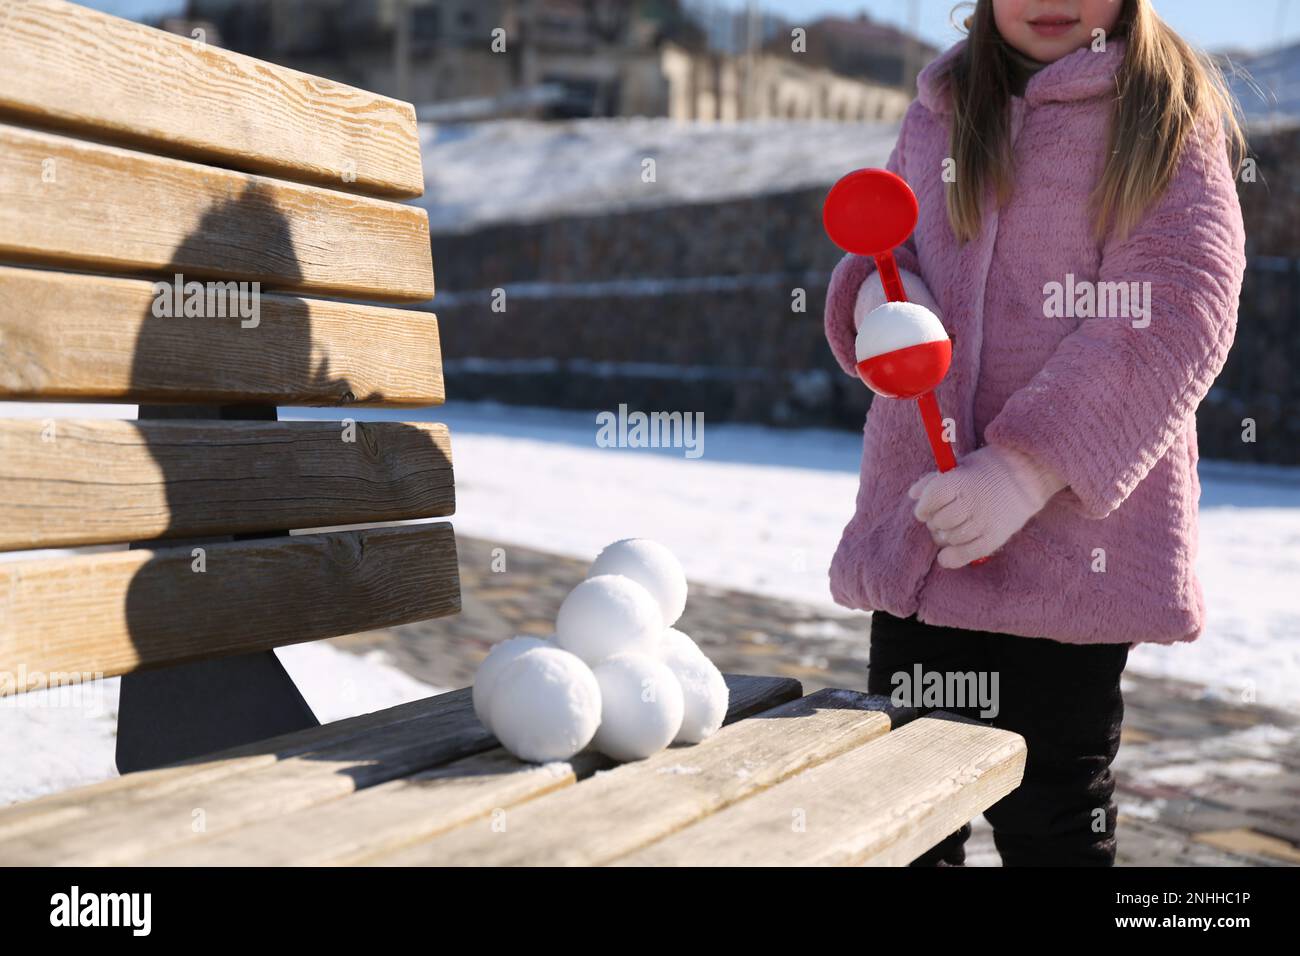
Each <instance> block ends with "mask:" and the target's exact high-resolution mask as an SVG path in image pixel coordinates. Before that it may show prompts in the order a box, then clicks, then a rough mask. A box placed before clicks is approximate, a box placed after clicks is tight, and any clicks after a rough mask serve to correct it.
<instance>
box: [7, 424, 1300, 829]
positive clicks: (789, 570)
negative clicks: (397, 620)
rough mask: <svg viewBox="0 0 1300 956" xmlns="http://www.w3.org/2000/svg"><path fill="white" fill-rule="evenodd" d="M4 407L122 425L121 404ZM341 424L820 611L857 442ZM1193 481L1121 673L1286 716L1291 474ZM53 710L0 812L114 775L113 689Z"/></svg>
mask: <svg viewBox="0 0 1300 956" xmlns="http://www.w3.org/2000/svg"><path fill="white" fill-rule="evenodd" d="M6 413H7V414H11V415H12V414H26V415H32V416H36V417H42V416H45V415H50V414H58V415H61V416H63V417H78V416H83V415H90V414H94V415H105V414H108V415H119V416H122V417H132V416H133V414H134V409H133V408H131V407H129V406H99V407H97V408H96V407H91V408H83V407H80V406H76V407H71V406H63V407H60V408H57V409H51V408H50V407H49V406H46V407H44V408H41V407H32V406H27V407H12V408H10V409H6ZM352 414H353V417H355V418H358V419H390V420H419V419H433V420H439V421H445V422H447V423H448V424H449V425H450V426H451V429H452V448H453V456H454V459H455V463H456V476H457V480H456V485H457V514H456V516H455V518H454V519H453V520H454V522H455V525H456V528H457V531H458V532H460V533H462V534H468V535H474V536H479V537H484V538H488V539H491V540H494V541H500V542H507V543H516V544H519V545H524V546H529V547H534V548H540V549H543V550H548V551H553V552H559V553H563V554H567V555H571V556H574V557H578V558H584V559H590V558H591V557H593V556H594V555H595V553H596V552H597V551H599V550H600V548H601V547H603V546H604V545H605V544H607V543H609V542H610V541H612V540H615V539H616V538H621V537H628V536H632V535H646V536H651V537H655V538H658V539H659V540H661V541H663V542H664V543H665V544H667V545H668V546H669V547H671V548H672V549H673V550H674V551H675V552H676V553H677V554H678V555H679V556H680V557H681V558H682V560H683V563H684V564H685V566H686V571H687V574H688V576H689V577H690V578H691V579H692V580H695V581H699V582H706V583H710V584H717V585H721V586H725V587H732V588H737V589H741V590H748V591H754V592H759V593H764V594H769V595H773V596H777V597H784V598H789V599H791V600H796V601H803V602H807V603H809V604H813V605H817V606H819V607H823V608H829V607H833V605H832V603H831V601H830V596H829V594H828V593H827V590H826V571H827V566H828V564H829V561H830V556H831V553H832V552H833V550H834V547H835V544H836V542H837V541H838V538H839V534H840V531H841V529H842V527H843V525H844V522H845V521H846V520H847V518H848V516H849V511H850V508H851V507H852V502H853V497H854V495H855V493H856V490H857V468H858V455H859V437H858V436H857V435H855V434H852V433H846V432H836V431H820V430H803V431H785V430H779V429H771V428H765V427H761V426H753V425H708V424H707V423H706V428H705V432H704V442H703V455H702V456H701V457H699V458H687V457H686V456H685V454H684V451H683V450H682V449H671V448H669V449H615V448H599V447H597V446H596V431H597V426H596V422H595V417H594V415H592V414H588V413H577V412H560V411H552V410H541V409H520V408H509V407H504V406H495V405H486V404H478V405H465V404H455V403H453V404H451V405H448V406H445V407H444V408H441V409H431V410H427V411H412V410H396V411H388V410H377V411H364V410H360V409H358V410H355V411H354V412H353V413H352ZM283 415H284V417H286V418H291V417H311V418H328V419H334V418H337V417H338V416H339V413H338V410H337V409H327V410H321V411H320V412H316V411H313V410H304V409H295V410H289V409H285V410H284V412H283ZM1201 471H1202V482H1203V497H1202V507H1201V558H1200V566H1199V567H1200V574H1201V580H1202V582H1203V584H1204V587H1205V592H1206V600H1207V603H1208V605H1209V622H1208V625H1207V628H1206V632H1205V635H1204V636H1203V637H1202V639H1201V640H1199V641H1197V642H1196V643H1194V644H1191V645H1180V646H1177V647H1151V646H1142V647H1139V648H1138V649H1137V650H1136V651H1135V652H1134V654H1133V655H1132V657H1131V658H1130V661H1131V667H1132V668H1133V669H1134V670H1137V671H1140V672H1143V673H1147V674H1160V675H1167V676H1172V677H1178V678H1183V679H1187V680H1192V681H1197V682H1200V683H1203V684H1206V685H1209V686H1210V687H1211V688H1213V689H1215V690H1216V691H1218V692H1221V693H1224V694H1230V695H1233V696H1240V695H1243V694H1250V695H1252V696H1253V698H1254V699H1256V700H1258V701H1259V702H1260V703H1263V704H1269V705H1273V706H1284V707H1292V708H1296V707H1300V599H1298V598H1297V597H1296V591H1295V582H1296V581H1300V471H1298V470H1293V469H1279V468H1267V467H1251V466H1236V465H1228V464H1225V463H1219V462H1206V463H1202V470H1201ZM278 653H280V655H281V657H282V659H284V661H285V665H286V667H287V668H288V669H289V671H290V672H291V673H292V674H293V676H294V678H295V679H296V680H297V681H298V683H299V686H301V687H302V688H303V690H304V694H305V696H306V697H307V700H308V702H309V703H310V704H311V705H312V707H313V709H314V710H315V711H316V713H317V715H318V716H320V717H321V718H322V719H327V720H328V719H336V718H338V717H342V716H348V715H351V714H356V713H364V712H367V711H370V710H375V709H378V708H380V707H384V706H389V705H391V704H395V703H399V702H403V701H406V700H411V699H415V698H418V697H421V696H426V695H428V694H430V693H433V692H434V689H432V688H429V687H427V686H425V685H423V684H421V683H420V682H419V681H415V680H413V679H411V678H410V677H407V676H406V675H404V674H402V673H401V672H400V671H397V670H396V669H395V668H393V667H391V666H390V665H388V664H387V663H386V662H385V661H383V660H382V659H380V658H377V657H375V656H373V655H372V656H370V657H357V656H354V655H351V654H348V653H345V652H342V651H337V650H334V649H333V648H331V647H329V646H328V645H325V644H306V645H300V646H297V647H292V648H286V649H282V650H281V651H279V652H278ZM51 703H54V702H53V701H51V700H49V699H48V698H45V697H43V696H42V695H40V694H31V695H22V696H19V697H16V698H11V699H10V700H7V701H3V702H0V767H3V768H4V772H3V773H2V774H0V805H3V804H4V803H6V802H9V801H12V800H17V799H26V798H28V797H30V796H33V795H35V794H37V793H41V792H50V791H52V790H58V789H63V788H65V787H67V786H71V785H72V784H74V783H84V782H89V781H91V780H96V779H101V778H103V777H104V776H107V775H109V774H110V773H111V772H112V752H113V728H114V725H115V717H116V682H115V681H106V682H104V684H103V685H102V687H101V688H100V689H99V690H98V691H97V692H96V691H92V692H90V693H89V694H88V696H87V698H86V699H84V700H80V701H73V702H71V703H69V702H68V701H63V703H64V704H67V706H50V704H51Z"/></svg>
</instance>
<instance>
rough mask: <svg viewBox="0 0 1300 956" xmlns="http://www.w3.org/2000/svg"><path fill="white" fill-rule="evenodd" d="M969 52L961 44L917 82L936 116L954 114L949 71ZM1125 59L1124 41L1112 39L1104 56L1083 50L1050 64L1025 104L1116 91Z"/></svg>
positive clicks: (1032, 84) (922, 97)
mask: <svg viewBox="0 0 1300 956" xmlns="http://www.w3.org/2000/svg"><path fill="white" fill-rule="evenodd" d="M965 49H966V41H965V40H960V41H958V42H957V43H955V44H953V46H951V47H949V48H948V49H947V50H945V51H944V52H943V53H941V54H940V55H939V56H938V57H937V58H936V59H934V60H933V61H931V63H930V65H929V66H927V67H926V68H925V69H923V70H922V71H921V73H920V75H919V76H917V78H916V85H917V98H918V99H919V100H920V101H921V105H922V106H924V107H925V108H926V109H928V110H930V111H931V112H932V113H951V112H952V107H951V105H950V104H949V100H948V71H949V70H950V69H951V68H952V65H953V63H954V62H955V61H956V60H957V58H958V57H960V56H961V55H962V51H964V50H965ZM1123 58H1124V40H1123V39H1122V38H1121V37H1111V38H1109V39H1108V40H1107V41H1106V49H1105V50H1103V51H1102V52H1100V53H1095V52H1093V50H1092V48H1091V47H1083V48H1082V49H1079V50H1075V51H1074V52H1073V53H1070V54H1067V55H1066V56H1063V57H1061V59H1059V60H1057V61H1056V62H1055V63H1049V64H1048V65H1047V66H1045V67H1043V68H1042V69H1041V70H1039V71H1038V72H1037V73H1035V74H1034V75H1033V76H1032V77H1030V79H1029V85H1028V86H1027V87H1026V89H1025V95H1024V100H1025V102H1026V103H1027V104H1028V105H1030V106H1039V105H1041V104H1043V103H1065V102H1069V101H1072V100H1088V99H1095V98H1096V97H1100V96H1104V95H1106V94H1107V93H1112V94H1113V93H1114V91H1115V71H1116V70H1118V69H1119V65H1120V62H1121V61H1122V60H1123Z"/></svg>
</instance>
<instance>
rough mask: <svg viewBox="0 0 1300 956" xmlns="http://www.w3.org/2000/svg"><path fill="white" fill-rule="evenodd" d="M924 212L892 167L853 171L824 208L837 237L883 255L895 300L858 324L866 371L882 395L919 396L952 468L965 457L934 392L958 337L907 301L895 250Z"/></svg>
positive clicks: (928, 426) (940, 453) (943, 460)
mask: <svg viewBox="0 0 1300 956" xmlns="http://www.w3.org/2000/svg"><path fill="white" fill-rule="evenodd" d="M916 218H917V204H916V196H915V194H913V192H912V190H911V187H909V186H908V185H907V183H905V182H904V181H903V180H902V179H901V178H900V177H898V176H895V175H894V174H893V173H891V172H889V171H888V170H885V169H859V170H855V171H854V172H851V173H849V174H848V175H847V176H845V177H844V178H843V179H841V180H840V181H839V182H837V183H836V184H835V185H834V186H833V187H832V188H831V191H830V193H829V194H828V195H827V197H826V203H825V205H824V206H823V208H822V222H823V223H824V225H825V226H826V234H827V235H829V236H830V238H831V241H832V242H834V243H835V244H836V245H837V246H839V247H840V248H841V249H843V250H844V251H845V252H851V253H854V254H856V255H860V256H871V257H872V258H873V259H874V260H875V261H876V271H877V272H878V273H879V275H880V282H881V284H882V285H883V286H884V288H885V298H886V299H888V300H889V301H888V302H886V303H885V304H884V305H882V306H881V307H880V308H878V309H875V310H873V311H872V312H871V313H870V314H869V315H867V316H865V317H864V318H863V320H862V326H861V328H859V329H858V340H857V359H858V376H859V377H860V378H861V379H862V381H863V382H864V383H865V384H866V386H867V388H869V389H871V390H872V391H873V392H875V393H876V394H877V395H884V396H885V397H886V398H914V399H916V403H917V406H918V407H919V408H920V410H921V421H922V422H923V423H924V425H925V433H926V436H927V437H928V438H929V439H930V450H931V451H932V452H933V453H934V461H935V464H936V465H938V467H939V470H940V471H950V470H951V469H953V468H955V467H956V466H957V460H956V458H955V457H954V456H953V453H952V446H951V445H949V444H948V443H947V442H946V441H944V440H943V416H942V414H941V413H940V411H939V402H938V400H937V399H936V398H935V397H934V390H935V389H936V388H937V387H938V386H939V383H940V382H942V381H943V377H944V376H945V375H947V374H948V366H949V365H951V364H952V340H951V339H949V338H948V333H947V332H945V331H944V328H943V324H942V323H941V322H940V321H939V317H938V316H936V315H935V314H934V313H933V312H931V311H930V310H929V309H927V308H925V307H924V306H921V305H917V304H916V303H913V302H908V301H907V293H906V292H905V291H904V289H903V281H902V279H901V278H900V277H899V275H898V266H897V264H896V263H895V262H894V248H895V247H896V246H898V245H900V244H901V243H902V242H903V241H904V240H906V239H907V237H908V236H910V235H911V234H912V230H913V229H915V228H916Z"/></svg>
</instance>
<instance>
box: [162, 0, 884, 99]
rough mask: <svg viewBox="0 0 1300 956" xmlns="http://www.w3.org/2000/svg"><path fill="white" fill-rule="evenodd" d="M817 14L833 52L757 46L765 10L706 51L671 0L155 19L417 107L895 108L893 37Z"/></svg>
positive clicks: (269, 7)
mask: <svg viewBox="0 0 1300 956" xmlns="http://www.w3.org/2000/svg"><path fill="white" fill-rule="evenodd" d="M821 22H822V23H823V24H824V25H823V26H821V27H818V32H817V33H816V36H818V37H820V38H822V39H819V40H818V44H817V49H818V50H822V49H825V50H834V51H836V53H835V55H833V56H832V55H829V54H827V55H822V54H818V56H817V57H813V56H812V55H808V56H803V55H799V54H796V55H782V54H781V53H780V52H779V50H776V49H774V48H771V47H770V46H769V45H765V44H764V43H763V40H764V39H765V38H770V39H771V40H772V41H773V42H777V41H778V40H779V37H780V36H781V34H782V32H783V31H782V29H781V27H780V26H779V23H777V22H775V21H773V20H772V19H771V18H765V20H764V33H763V35H761V36H760V37H759V38H758V42H754V40H753V39H752V38H751V40H750V43H749V48H748V49H745V50H743V51H740V52H733V51H732V50H729V49H726V48H719V47H718V45H717V44H716V43H715V42H713V39H712V38H711V36H710V34H709V33H708V32H707V31H706V30H705V28H704V27H703V26H702V25H701V23H700V22H699V21H698V19H697V18H696V17H695V16H694V15H693V14H692V13H691V11H689V10H688V9H686V8H685V7H684V6H683V4H682V3H681V0H189V4H188V8H187V16H186V18H184V19H180V18H178V19H176V20H173V21H169V22H167V23H165V24H164V26H165V27H166V28H168V29H171V30H173V31H174V32H178V33H185V34H187V35H188V34H189V33H190V32H191V29H190V28H191V26H192V25H194V24H202V25H203V27H204V29H206V30H208V31H209V39H210V40H211V41H212V42H219V43H220V44H221V45H223V46H225V47H226V48H228V49H232V50H237V51H239V52H241V53H247V54H249V55H251V56H255V57H257V58H259V59H264V60H270V61H272V62H275V63H280V64H283V65H285V66H289V67H292V68H294V69H299V70H302V71H304V72H307V73H311V74H314V75H319V76H328V77H331V78H333V79H337V80H340V81H341V82H344V83H349V84H351V85H353V86H358V87H361V88H363V89H368V90H374V91H377V92H381V93H385V94H388V95H390V96H395V97H398V98H400V99H405V100H409V101H411V102H414V103H415V104H416V105H417V107H418V108H419V109H420V111H421V113H422V115H426V116H428V117H430V118H444V117H451V118H473V117H476V116H483V117H485V116H503V115H524V116H534V117H539V118H570V117H599V116H665V117H671V118H674V119H682V120H735V119H764V118H772V117H782V118H806V119H841V120H864V119H883V120H892V119H897V118H898V117H899V116H901V115H902V112H903V111H904V110H905V109H906V107H907V102H908V98H909V97H908V93H907V92H906V91H905V87H906V82H903V78H904V77H906V76H907V71H906V70H905V69H903V68H902V67H901V66H900V65H899V62H900V61H899V52H898V51H899V49H901V47H900V46H899V45H898V44H897V43H895V44H894V48H893V49H890V48H889V45H888V44H882V43H879V42H877V41H878V39H879V38H878V37H875V36H874V34H873V35H872V36H870V37H868V39H870V40H871V42H872V43H873V44H875V45H874V46H873V47H872V50H873V51H875V52H862V53H861V54H860V55H857V56H854V55H850V54H849V53H848V52H847V47H846V46H845V44H844V43H840V42H838V41H834V40H832V39H829V37H830V35H831V34H832V33H834V31H835V30H836V29H838V27H836V26H835V24H834V23H832V22H830V21H821ZM837 22H838V21H837ZM846 22H848V21H846ZM494 31H504V33H494ZM218 38H219V39H218ZM494 39H495V40H496V43H495V44H494ZM810 50H811V44H810ZM874 56H880V57H882V58H883V59H882V61H881V62H880V63H878V64H876V65H874V66H871V65H870V63H871V61H872V58H873V57H874ZM836 64H847V65H848V66H849V67H851V68H852V69H853V70H855V71H856V72H855V73H852V74H846V73H844V72H841V71H839V70H837V68H836ZM881 77H894V78H895V81H890V80H888V79H881Z"/></svg>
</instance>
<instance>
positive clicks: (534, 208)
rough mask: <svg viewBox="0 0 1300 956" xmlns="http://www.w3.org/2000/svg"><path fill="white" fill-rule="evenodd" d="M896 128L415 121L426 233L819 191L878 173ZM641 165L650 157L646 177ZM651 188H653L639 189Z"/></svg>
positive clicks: (602, 121)
mask: <svg viewBox="0 0 1300 956" xmlns="http://www.w3.org/2000/svg"><path fill="white" fill-rule="evenodd" d="M897 136H898V125H897V124H895V123H832V122H802V121H798V122H795V121H775V122H762V123H758V122H746V123H730V124H715V125H711V124H706V123H677V122H674V121H672V120H668V119H649V118H635V119H595V120H573V121H570V122H563V123H541V122H535V121H531V120H501V121H497V122H490V123H472V124H443V125H435V124H422V125H421V129H420V138H421V142H420V151H421V154H422V155H423V156H424V178H425V185H424V198H423V199H421V200H418V202H420V203H421V204H422V205H423V206H425V208H427V209H428V211H429V226H430V228H431V229H432V230H433V232H434V233H452V232H468V231H470V230H474V229H479V228H482V227H483V226H487V225H492V224H497V223H503V222H532V221H536V220H540V219H548V218H551V217H554V216H566V215H591V214H594V213H603V212H611V211H616V210H621V209H632V208H643V207H653V206H661V205H673V204H680V203H699V202H717V201H721V200H726V199H732V198H741V197H748V196H755V195H761V194H764V193H771V192H784V191H787V190H794V189H799V188H803V187H811V186H828V187H829V186H830V185H831V184H832V183H834V182H835V181H836V180H837V179H839V178H840V177H841V176H842V175H844V174H845V173H846V172H848V171H849V170H851V169H857V168H860V167H863V166H884V165H885V162H886V161H887V160H888V159H889V152H890V150H891V149H893V146H894V140H895V139H896V138H897ZM646 160H653V161H654V166H653V177H651V175H650V174H649V173H648V172H647V169H648V168H649V167H647V165H646ZM650 179H653V181H647V180H650Z"/></svg>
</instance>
